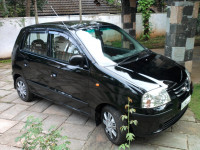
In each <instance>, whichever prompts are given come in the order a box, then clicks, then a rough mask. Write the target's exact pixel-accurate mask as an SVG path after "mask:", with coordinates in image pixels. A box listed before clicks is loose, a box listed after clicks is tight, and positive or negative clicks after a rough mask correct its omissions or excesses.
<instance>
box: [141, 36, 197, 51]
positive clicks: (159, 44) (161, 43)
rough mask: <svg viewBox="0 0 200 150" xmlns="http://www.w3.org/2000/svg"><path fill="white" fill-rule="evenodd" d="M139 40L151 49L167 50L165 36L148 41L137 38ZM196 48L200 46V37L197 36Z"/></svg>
mask: <svg viewBox="0 0 200 150" xmlns="http://www.w3.org/2000/svg"><path fill="white" fill-rule="evenodd" d="M137 40H138V41H139V42H140V43H141V44H142V45H144V46H145V47H147V48H149V49H158V48H165V36H159V37H155V38H150V39H149V40H148V41H144V40H141V39H140V38H137ZM195 46H200V35H198V36H195Z"/></svg>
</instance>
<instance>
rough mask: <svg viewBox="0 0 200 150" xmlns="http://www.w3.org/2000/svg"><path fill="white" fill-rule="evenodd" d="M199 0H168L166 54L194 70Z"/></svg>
mask: <svg viewBox="0 0 200 150" xmlns="http://www.w3.org/2000/svg"><path fill="white" fill-rule="evenodd" d="M198 10H199V2H198V1H192V0H191V1H185V0H179V1H178V0H177V1H176V0H175V1H174V0H168V8H167V31H166V32H167V33H166V46H165V56H167V57H169V58H171V59H173V60H175V61H176V62H178V63H179V64H181V65H183V66H185V67H186V68H187V69H188V70H189V72H191V71H192V56H193V49H194V42H195V32H196V25H197V17H198Z"/></svg>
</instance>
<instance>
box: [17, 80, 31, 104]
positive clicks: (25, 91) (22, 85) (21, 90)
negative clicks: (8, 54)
mask: <svg viewBox="0 0 200 150" xmlns="http://www.w3.org/2000/svg"><path fill="white" fill-rule="evenodd" d="M15 87H16V90H17V93H18V95H19V97H20V98H21V99H22V100H23V101H25V102H29V101H31V100H32V98H33V94H32V93H31V92H30V90H29V88H28V85H27V83H26V81H25V80H24V78H22V77H18V78H17V80H16V82H15Z"/></svg>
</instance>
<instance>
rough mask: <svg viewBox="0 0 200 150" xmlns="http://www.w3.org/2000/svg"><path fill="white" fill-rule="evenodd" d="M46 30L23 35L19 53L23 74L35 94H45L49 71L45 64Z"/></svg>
mask: <svg viewBox="0 0 200 150" xmlns="http://www.w3.org/2000/svg"><path fill="white" fill-rule="evenodd" d="M48 50H49V47H48V32H47V30H45V29H41V30H40V29H38V30H36V31H35V30H34V31H29V32H28V33H27V36H26V37H25V40H24V44H23V46H22V49H21V50H20V53H21V55H22V58H23V59H22V62H21V63H22V67H23V69H22V70H23V76H24V78H25V79H26V81H27V83H28V85H29V87H30V90H31V91H32V92H34V93H36V94H39V95H42V96H47V95H48V94H49V91H48V90H47V89H48V88H47V87H48V83H49V82H50V71H49V69H48V66H47V60H48V59H49V58H48V55H49V54H48V53H49V51H48Z"/></svg>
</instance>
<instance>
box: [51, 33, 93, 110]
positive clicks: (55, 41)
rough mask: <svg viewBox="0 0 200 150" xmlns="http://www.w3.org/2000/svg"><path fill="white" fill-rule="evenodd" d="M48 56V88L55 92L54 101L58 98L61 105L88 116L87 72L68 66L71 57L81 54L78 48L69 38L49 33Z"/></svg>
mask: <svg viewBox="0 0 200 150" xmlns="http://www.w3.org/2000/svg"><path fill="white" fill-rule="evenodd" d="M49 34H50V39H51V40H50V41H51V42H50V43H51V44H50V55H51V59H50V60H49V61H48V66H49V70H51V82H50V84H49V87H50V88H51V89H52V90H53V91H55V93H56V96H54V99H55V100H56V99H57V98H59V99H60V100H61V101H63V104H64V105H66V106H67V107H70V108H72V109H75V110H78V111H81V112H83V113H86V114H90V109H89V106H88V101H87V98H86V97H87V93H88V75H89V70H88V69H85V68H82V67H80V66H73V65H70V64H69V59H70V57H71V56H73V55H77V54H81V49H80V47H79V46H78V45H77V44H76V42H75V41H74V40H73V39H72V38H71V37H69V36H67V35H66V34H63V33H59V32H55V31H49Z"/></svg>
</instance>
